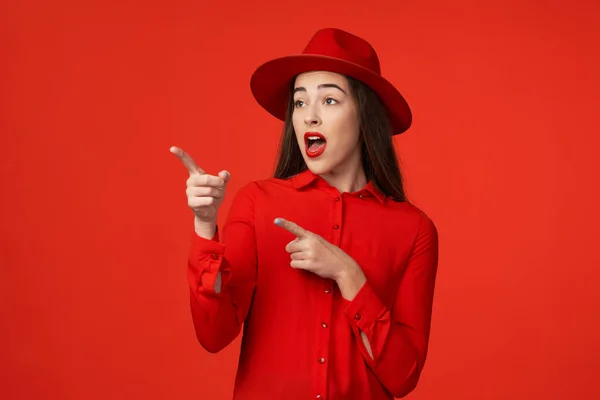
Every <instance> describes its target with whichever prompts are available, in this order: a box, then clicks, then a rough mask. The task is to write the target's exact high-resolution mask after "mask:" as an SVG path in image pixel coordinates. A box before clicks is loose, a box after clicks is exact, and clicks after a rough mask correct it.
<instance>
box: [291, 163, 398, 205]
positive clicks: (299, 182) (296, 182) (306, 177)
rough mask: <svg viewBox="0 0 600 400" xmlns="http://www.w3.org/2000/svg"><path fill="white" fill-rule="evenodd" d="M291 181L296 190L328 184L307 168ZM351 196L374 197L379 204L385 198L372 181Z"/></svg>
mask: <svg viewBox="0 0 600 400" xmlns="http://www.w3.org/2000/svg"><path fill="white" fill-rule="evenodd" d="M291 181H292V186H293V187H294V188H296V189H302V188H305V187H307V186H309V185H311V184H312V183H314V182H320V183H321V184H324V185H326V186H329V184H328V183H327V182H326V181H325V180H324V179H323V178H321V177H320V176H319V175H317V174H315V173H313V172H312V171H311V170H310V169H308V168H307V169H305V170H304V171H302V172H300V173H299V174H297V175H294V176H292V178H291ZM329 187H331V186H329ZM352 194H353V195H355V196H358V197H370V196H374V197H375V198H376V199H377V200H379V202H381V203H383V202H385V199H386V197H387V196H386V195H385V194H384V193H383V192H382V191H381V190H379V188H377V185H375V183H374V182H373V181H372V180H371V181H369V182H368V183H367V184H366V185H365V187H364V188H362V189H361V190H359V191H357V192H355V193H352Z"/></svg>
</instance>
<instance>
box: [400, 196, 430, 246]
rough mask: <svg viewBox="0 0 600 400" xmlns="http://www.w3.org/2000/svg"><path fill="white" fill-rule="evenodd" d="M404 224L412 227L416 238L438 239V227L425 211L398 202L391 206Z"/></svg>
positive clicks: (408, 203)
mask: <svg viewBox="0 0 600 400" xmlns="http://www.w3.org/2000/svg"><path fill="white" fill-rule="evenodd" d="M390 207H391V208H392V209H393V210H394V213H396V215H397V216H398V218H399V219H400V220H402V223H403V224H405V225H406V226H408V227H410V231H412V232H414V235H415V238H416V239H418V238H419V237H420V236H423V235H425V236H430V237H437V227H436V225H435V223H434V221H433V219H432V218H430V217H429V215H427V213H425V211H424V210H423V209H421V208H419V207H418V206H416V205H415V204H413V203H410V202H406V201H404V202H397V203H393V204H391V205H390Z"/></svg>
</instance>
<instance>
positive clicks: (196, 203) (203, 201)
mask: <svg viewBox="0 0 600 400" xmlns="http://www.w3.org/2000/svg"><path fill="white" fill-rule="evenodd" d="M216 203H217V199H215V198H214V197H191V198H189V199H188V206H190V207H192V208H199V207H210V206H213V205H215V204H216Z"/></svg>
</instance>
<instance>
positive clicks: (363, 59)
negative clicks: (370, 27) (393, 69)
mask: <svg viewBox="0 0 600 400" xmlns="http://www.w3.org/2000/svg"><path fill="white" fill-rule="evenodd" d="M303 54H314V55H320V56H326V57H333V58H338V59H341V60H344V61H349V62H351V63H354V64H358V65H360V66H362V67H364V68H367V69H370V70H371V71H373V72H375V73H376V74H378V75H380V74H381V70H380V65H379V57H377V53H376V52H375V49H373V47H372V46H371V45H370V44H369V43H368V42H367V41H366V40H364V39H362V38H360V37H358V36H356V35H353V34H351V33H349V32H346V31H343V30H341V29H336V28H326V29H321V30H319V31H317V32H316V33H315V34H314V35H313V37H312V38H311V40H310V41H309V42H308V45H306V47H305V48H304V51H303Z"/></svg>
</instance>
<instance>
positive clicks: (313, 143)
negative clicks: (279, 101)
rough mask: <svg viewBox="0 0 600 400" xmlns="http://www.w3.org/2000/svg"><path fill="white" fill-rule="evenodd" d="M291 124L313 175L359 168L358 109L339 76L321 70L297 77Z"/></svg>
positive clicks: (341, 77) (345, 81)
mask: <svg viewBox="0 0 600 400" xmlns="http://www.w3.org/2000/svg"><path fill="white" fill-rule="evenodd" d="M292 122H293V125H294V130H295V132H296V139H297V141H298V145H299V146H300V149H301V151H302V156H303V157H304V160H305V161H306V164H307V166H308V168H309V169H310V170H311V171H312V172H313V173H315V174H318V175H337V174H342V173H343V172H344V171H346V170H352V169H353V168H355V167H356V166H357V164H358V165H360V163H361V148H360V146H359V133H360V128H359V120H358V107H357V103H356V100H355V99H354V96H353V95H352V93H350V85H349V84H348V81H347V80H346V78H345V77H344V76H343V75H339V74H336V73H332V72H322V71H316V72H307V73H303V74H301V75H299V76H298V77H297V78H296V82H295V85H294V112H293V117H292Z"/></svg>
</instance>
